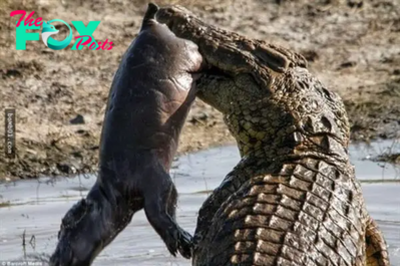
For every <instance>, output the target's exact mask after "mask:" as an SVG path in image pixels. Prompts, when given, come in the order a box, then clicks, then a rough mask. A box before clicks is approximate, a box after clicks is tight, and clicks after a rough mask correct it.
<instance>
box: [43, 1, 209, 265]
mask: <svg viewBox="0 0 400 266" xmlns="http://www.w3.org/2000/svg"><path fill="white" fill-rule="evenodd" d="M157 9H158V8H157V7H156V6H155V5H151V4H150V5H149V8H148V10H147V13H146V15H145V17H144V20H143V24H142V28H141V30H140V33H139V35H138V36H137V37H136V39H135V40H134V41H133V43H132V44H131V45H130V47H129V48H128V50H127V51H126V53H125V55H124V57H123V59H122V61H121V63H120V66H119V68H118V70H117V72H116V74H115V76H114V80H113V82H112V85H111V89H110V94H109V99H108V104H107V109H106V113H105V117H104V124H103V129H102V136H101V141H100V158H99V159H100V163H99V174H98V178H97V181H96V183H95V185H94V186H93V187H92V189H91V190H90V192H89V193H88V195H87V197H86V199H82V200H81V201H79V202H78V203H76V204H75V205H74V206H73V207H72V208H71V209H70V210H69V211H68V212H67V214H66V215H65V217H64V218H63V220H62V224H61V229H60V231H59V235H58V239H59V242H58V245H57V248H56V251H55V252H54V254H53V255H52V256H51V258H50V265H74V266H77V265H86V266H87V265H90V264H91V263H92V262H93V260H94V259H95V257H96V256H97V255H98V254H99V253H100V252H101V251H102V250H103V249H104V248H105V247H106V246H107V245H108V244H109V243H111V242H112V240H113V239H114V238H115V237H116V236H117V235H118V233H120V232H121V231H122V230H123V229H124V228H125V227H126V226H127V225H128V224H129V222H130V221H131V219H132V216H133V214H134V213H135V212H137V211H139V210H141V209H143V208H144V210H145V213H146V216H147V218H148V220H149V222H150V224H151V225H152V227H153V228H154V229H155V230H156V232H157V233H158V234H159V235H160V237H161V238H162V239H163V241H164V242H165V244H166V246H167V248H168V250H169V251H170V253H171V254H172V255H174V256H175V255H176V253H177V251H179V252H180V253H181V254H182V256H184V257H186V258H190V256H191V245H192V244H191V236H190V234H189V233H187V232H186V231H184V230H183V229H182V228H180V226H179V225H178V224H177V223H176V221H175V208H176V203H177V191H176V189H175V186H174V184H173V182H172V180H171V177H170V175H169V170H170V167H171V164H172V160H173V157H174V154H175V153H176V150H177V146H178V138H179V134H180V132H181V129H182V127H183V124H184V121H185V119H186V116H187V114H188V112H189V109H190V106H191V104H192V103H193V101H194V99H195V95H196V91H195V88H194V85H193V84H194V76H195V74H193V73H195V72H197V71H199V69H200V66H201V63H202V62H201V61H202V58H201V55H200V54H199V52H198V50H197V46H196V45H195V44H194V43H192V42H190V41H186V40H183V39H179V38H177V37H176V36H175V35H174V34H173V33H172V32H170V31H169V29H168V28H167V27H166V26H165V25H162V24H159V23H157V22H156V21H155V20H153V17H154V14H155V12H156V11H157ZM127 248H129V247H127Z"/></svg>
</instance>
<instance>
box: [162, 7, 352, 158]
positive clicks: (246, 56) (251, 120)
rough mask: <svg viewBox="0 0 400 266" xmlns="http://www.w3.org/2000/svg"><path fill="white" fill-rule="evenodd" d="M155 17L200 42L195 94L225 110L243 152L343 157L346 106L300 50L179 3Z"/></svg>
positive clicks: (220, 109)
mask: <svg viewBox="0 0 400 266" xmlns="http://www.w3.org/2000/svg"><path fill="white" fill-rule="evenodd" d="M156 18H157V20H158V21H159V22H161V23H165V24H166V25H167V26H168V27H169V28H170V29H171V31H173V32H174V33H175V34H176V35H177V36H178V37H180V38H184V39H188V40H191V41H193V42H194V43H196V44H197V45H198V47H199V50H200V53H201V54H202V56H203V58H204V60H205V62H206V65H207V66H206V71H205V73H203V76H202V77H201V78H200V79H199V80H198V84H196V85H197V88H198V89H199V94H198V96H199V97H200V98H201V99H202V100H203V101H205V102H206V103H208V104H210V105H211V106H213V107H214V108H216V109H218V110H219V111H221V112H222V113H223V114H224V118H225V122H226V124H227V125H228V127H229V129H230V131H231V133H232V134H233V136H234V137H235V139H236V141H237V143H238V146H239V150H240V153H241V155H242V156H245V155H250V154H251V155H255V156H257V157H262V158H266V157H270V159H271V160H276V159H278V158H279V157H280V156H282V158H283V159H284V158H287V156H288V155H289V156H291V155H294V156H296V155H298V154H304V153H305V152H308V151H312V152H316V153H324V154H326V153H332V154H334V155H335V154H336V155H339V156H346V153H347V150H346V149H347V145H348V141H349V124H348V120H347V115H346V112H345V109H344V105H343V103H342V101H341V99H340V97H339V96H338V95H337V94H335V93H333V92H331V91H329V90H327V89H326V88H325V87H324V86H323V85H322V84H321V83H320V82H319V81H318V80H317V79H316V78H314V77H313V76H312V75H311V74H310V73H309V72H308V70H307V62H306V60H305V59H304V57H303V56H301V55H300V54H298V53H295V52H292V51H290V50H288V49H285V48H283V47H280V46H276V45H272V44H268V43H266V42H264V41H261V40H252V39H249V38H246V37H244V36H241V35H239V34H237V33H233V32H228V31H225V30H221V29H219V28H216V27H214V26H211V25H208V24H206V23H204V22H203V21H201V20H200V19H199V18H197V17H196V16H194V15H193V14H192V13H191V12H190V11H188V10H187V9H185V8H183V7H181V6H169V7H165V8H161V9H159V11H158V12H157V14H156Z"/></svg>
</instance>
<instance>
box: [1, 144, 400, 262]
mask: <svg viewBox="0 0 400 266" xmlns="http://www.w3.org/2000/svg"><path fill="white" fill-rule="evenodd" d="M390 145H391V142H382V143H375V144H374V145H373V146H372V148H367V147H366V146H364V145H361V146H352V148H351V159H352V162H353V164H354V165H355V166H356V172H357V177H358V178H359V179H360V180H361V181H362V186H363V190H364V196H365V198H366V201H367V207H368V210H369V211H370V213H371V214H372V216H373V217H374V218H375V219H376V220H377V221H378V223H379V225H380V227H381V229H382V230H383V232H384V234H385V236H386V239H387V241H388V243H389V249H390V256H391V259H392V265H397V266H400V182H398V181H400V177H399V172H398V170H396V168H393V167H392V166H390V165H382V164H381V165H379V164H377V163H373V162H371V161H366V160H364V159H365V158H368V157H369V156H374V155H375V154H376V153H379V152H382V151H383V150H384V149H385V148H387V147H388V146H390ZM238 160H239V155H238V152H237V149H236V147H233V146H230V147H221V148H215V149H211V150H207V151H203V152H199V153H195V154H191V155H188V156H183V157H181V158H179V159H178V160H177V161H176V162H175V169H174V170H173V172H172V175H173V177H174V179H175V182H176V185H177V188H178V190H179V192H180V200H179V208H178V221H179V223H180V224H181V225H182V226H183V227H184V228H185V229H187V230H188V231H190V232H193V230H194V226H195V223H196V216H197V211H198V209H199V207H200V205H201V204H202V202H203V201H204V200H205V198H206V197H207V195H208V194H207V193H208V191H209V190H211V189H213V188H214V187H216V186H217V185H218V184H219V183H220V182H221V180H222V178H223V177H224V176H225V175H226V174H227V173H228V171H230V169H232V167H233V166H234V165H235V164H236V163H237V161H238ZM94 180H95V178H94V177H93V176H90V177H87V178H84V177H81V178H75V179H66V178H60V179H57V180H56V181H51V182H50V180H49V179H41V180H39V181H37V180H29V181H22V182H17V183H8V184H0V195H1V198H0V202H3V204H2V205H0V206H2V207H0V262H1V261H4V260H5V261H11V260H21V259H24V258H25V259H26V260H30V261H32V260H34V259H33V256H39V255H42V256H44V257H45V256H46V255H48V254H49V253H51V252H52V251H53V249H54V246H55V244H56V236H57V230H58V228H59V224H60V220H61V218H62V217H63V215H64V213H65V212H66V211H67V210H68V209H69V208H70V207H71V205H73V204H74V203H75V202H76V201H77V200H79V199H80V198H81V197H83V196H85V195H86V193H87V191H88V190H89V189H90V187H91V186H92V184H93V182H94ZM24 232H25V237H24V238H25V246H23V245H22V239H23V237H22V235H23V233H24ZM37 265H39V264H37ZM42 265H45V264H42ZM94 265H107V266H108V265H149V266H150V265H152V266H154V265H190V262H189V261H188V260H184V259H182V258H174V257H172V256H170V255H169V254H168V252H167V250H166V249H165V247H164V244H163V243H162V241H161V240H160V239H159V237H158V235H156V233H155V232H154V231H153V229H152V228H151V227H150V226H149V224H148V222H147V220H146V218H145V216H144V213H143V212H139V213H137V214H136V215H135V216H134V218H133V221H132V223H131V224H130V225H129V226H128V227H127V228H126V229H125V230H124V231H123V232H122V233H121V234H120V235H119V236H118V237H117V239H116V240H115V241H114V242H113V243H112V244H111V245H110V246H109V247H107V248H106V249H105V250H104V251H103V252H102V253H101V254H100V255H99V256H98V258H97V259H96V261H95V263H94Z"/></svg>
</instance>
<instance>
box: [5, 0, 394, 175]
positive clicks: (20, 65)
mask: <svg viewBox="0 0 400 266" xmlns="http://www.w3.org/2000/svg"><path fill="white" fill-rule="evenodd" d="M155 2H156V3H158V4H160V5H163V4H166V3H169V4H171V3H173V4H174V3H180V4H182V5H184V6H186V7H188V8H189V9H191V10H192V11H193V12H194V13H196V14H198V15H199V16H200V17H201V18H203V19H205V21H206V22H209V23H211V24H214V25H217V26H219V27H222V28H225V29H228V30H233V31H236V32H239V33H241V34H244V35H246V36H248V37H252V38H258V39H263V40H267V41H269V42H272V43H276V44H280V45H284V46H286V47H288V48H291V49H294V50H296V51H298V52H300V53H302V54H303V55H304V56H305V57H306V58H307V59H308V61H309V68H310V69H311V71H312V72H313V73H314V74H315V75H316V76H317V77H319V78H320V79H321V80H322V81H323V82H324V83H325V84H327V85H328V87H329V88H330V89H332V90H334V91H337V92H338V93H339V94H340V95H341V96H342V98H343V100H344V101H345V104H346V106H347V110H348V113H349V116H350V120H351V123H352V128H351V132H352V140H353V141H369V140H371V139H375V138H396V137H397V138H398V137H400V133H399V132H400V130H399V128H400V45H399V44H400V1H398V0H364V1H363V0H347V1H345V0H315V1H305V0H298V1H295V0H292V1H291V0H286V1H285V0H274V1H273V0H207V1H204V0H203V1H194V0H193V1H185V0H178V1H163V2H160V1H155ZM146 7H147V1H140V0H85V1H83V0H36V1H33V0H2V1H1V2H0V11H1V17H0V18H1V20H0V30H1V31H0V32H1V33H0V34H1V35H0V75H1V78H0V83H1V86H0V87H1V90H0V109H1V110H2V111H1V112H2V115H1V116H0V123H1V124H4V122H5V121H4V114H3V112H4V111H3V110H4V109H5V108H9V107H11V108H15V109H16V113H17V116H16V119H17V123H16V147H17V157H16V158H15V159H7V158H6V157H5V156H4V141H1V144H0V154H1V155H0V180H1V179H15V178H33V177H37V176H41V175H71V174H76V173H89V172H95V171H96V168H97V162H98V147H99V136H100V131H101V126H102V120H103V116H104V110H105V106H106V100H107V96H108V91H109V87H110V84H111V81H112V78H113V74H114V72H115V71H116V69H117V67H118V64H119V61H120V59H121V56H122V54H123V53H124V51H125V50H126V48H127V47H128V45H129V44H130V43H131V41H132V40H133V39H134V37H135V35H136V33H137V32H138V29H139V26H140V22H141V19H142V16H143V14H144V11H145V9H146ZM17 9H24V10H26V11H27V12H28V13H30V12H31V11H35V14H34V16H33V17H34V18H37V17H39V16H40V17H43V18H44V19H45V20H46V21H47V20H51V19H56V18H57V19H62V20H64V21H66V22H68V23H70V22H71V21H72V20H82V21H83V22H84V23H85V24H86V23H88V21H90V20H100V21H101V23H100V25H99V26H98V28H97V29H96V31H95V32H94V34H93V36H94V38H95V39H96V40H97V41H104V40H105V39H108V40H109V41H112V42H113V44H114V47H113V48H112V50H106V51H102V50H99V51H91V50H89V49H88V48H86V47H85V48H83V49H82V50H80V51H79V50H78V51H73V50H70V47H72V43H71V45H70V46H68V47H67V48H65V49H63V50H59V51H55V50H51V49H49V48H46V47H45V45H44V44H43V42H42V41H41V40H40V41H28V42H27V46H26V50H24V51H17V50H16V48H15V24H14V23H15V20H16V19H15V18H11V17H10V16H9V14H10V12H11V11H13V10H17ZM18 18H19V16H18ZM60 25H61V24H60ZM71 26H72V25H71ZM57 28H58V29H60V33H59V34H57V35H55V36H53V37H54V38H55V39H58V40H62V39H64V38H65V37H66V34H67V33H66V32H67V30H66V27H65V26H62V25H61V26H58V27H57ZM73 31H74V36H77V32H76V31H75V29H74V28H73ZM39 32H40V31H39ZM0 138H1V139H2V140H3V139H4V131H3V130H0ZM231 142H233V139H232V137H231V136H230V134H229V132H228V131H227V129H226V127H225V125H224V124H223V121H222V116H221V115H220V114H219V113H218V112H217V111H215V110H213V109H211V108H210V107H208V106H207V105H205V104H204V103H202V102H201V101H200V100H197V101H196V103H195V105H194V107H193V109H192V110H191V113H190V115H189V118H188V120H187V123H186V125H185V128H184V131H183V134H182V137H181V140H180V148H179V153H180V154H181V153H184V152H188V151H195V150H199V149H204V148H207V147H210V146H215V145H222V144H227V143H231Z"/></svg>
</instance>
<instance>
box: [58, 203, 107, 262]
mask: <svg viewBox="0 0 400 266" xmlns="http://www.w3.org/2000/svg"><path fill="white" fill-rule="evenodd" d="M96 205H97V204H95V203H92V202H90V201H88V200H85V199H82V200H80V201H79V202H78V203H76V204H75V205H74V206H73V207H72V208H71V209H70V210H69V211H68V212H67V213H66V215H65V216H64V218H63V219H62V223H61V226H60V231H59V232H58V245H57V248H56V250H55V252H54V254H53V255H52V256H51V258H50V265H53V266H62V265H69V266H72V265H74V266H78V265H82V266H83V265H90V264H91V262H92V261H93V260H94V258H95V257H96V255H97V254H98V253H99V252H100V251H101V249H102V241H101V233H102V230H99V229H101V228H99V227H101V225H102V223H101V219H99V216H100V212H99V210H98V208H97V206H96Z"/></svg>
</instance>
